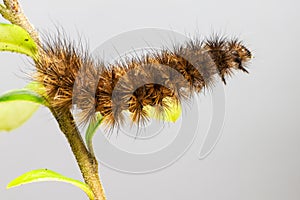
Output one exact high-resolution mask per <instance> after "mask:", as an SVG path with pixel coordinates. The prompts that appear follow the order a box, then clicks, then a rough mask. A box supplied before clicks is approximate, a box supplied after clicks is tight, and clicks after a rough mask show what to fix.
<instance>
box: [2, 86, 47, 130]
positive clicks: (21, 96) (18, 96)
mask: <svg viewBox="0 0 300 200" xmlns="http://www.w3.org/2000/svg"><path fill="white" fill-rule="evenodd" d="M40 104H42V105H47V103H46V101H45V100H44V98H43V97H41V96H40V95H38V94H37V93H35V92H33V91H31V90H29V89H18V90H12V91H10V92H7V93H5V94H2V95H1V96H0V131H11V130H13V129H16V128H18V127H20V126H21V125H22V124H23V123H24V122H25V121H27V120H28V119H29V118H30V117H31V116H32V115H33V113H34V112H35V111H36V110H37V109H38V108H39V105H40Z"/></svg>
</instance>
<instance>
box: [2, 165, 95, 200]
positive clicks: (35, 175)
mask: <svg viewBox="0 0 300 200" xmlns="http://www.w3.org/2000/svg"><path fill="white" fill-rule="evenodd" d="M45 181H59V182H65V183H70V184H72V185H75V186H77V187H79V188H80V189H82V190H83V191H84V192H85V193H86V194H87V195H88V197H89V198H90V199H94V194H93V192H92V190H91V189H90V187H89V186H88V185H87V184H85V183H83V182H81V181H78V180H75V179H72V178H68V177H65V176H63V175H61V174H58V173H56V172H54V171H51V170H48V169H37V170H32V171H30V172H27V173H25V174H23V175H21V176H19V177H18V178H16V179H14V180H12V181H11V182H10V183H9V184H8V185H7V189H10V188H12V187H17V186H20V185H23V184H28V183H33V182H45Z"/></svg>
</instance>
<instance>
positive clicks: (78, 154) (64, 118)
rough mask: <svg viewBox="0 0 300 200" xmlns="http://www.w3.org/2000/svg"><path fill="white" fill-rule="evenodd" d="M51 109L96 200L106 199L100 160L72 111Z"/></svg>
mask: <svg viewBox="0 0 300 200" xmlns="http://www.w3.org/2000/svg"><path fill="white" fill-rule="evenodd" d="M51 111H52V113H53V115H54V116H55V118H56V120H57V122H58V124H59V126H60V129H61V131H62V132H63V133H64V134H65V136H66V138H67V140H68V142H69V144H70V147H71V149H72V151H73V154H74V156H75V158H76V160H77V163H78V165H79V168H80V171H81V173H82V175H83V178H84V180H85V182H86V183H87V184H88V185H89V186H90V187H91V189H92V191H93V193H94V195H95V200H105V199H106V197H105V194H104V190H103V187H102V184H101V182H100V177H99V173H98V162H97V160H96V158H95V157H94V156H93V155H92V154H91V153H90V152H89V151H88V150H87V148H86V146H85V145H84V141H83V139H82V137H81V135H80V132H79V131H78V129H77V127H76V124H75V122H74V119H73V116H72V114H71V112H70V111H68V110H67V111H64V112H61V111H60V112H59V113H60V115H57V113H58V112H56V111H55V109H51Z"/></svg>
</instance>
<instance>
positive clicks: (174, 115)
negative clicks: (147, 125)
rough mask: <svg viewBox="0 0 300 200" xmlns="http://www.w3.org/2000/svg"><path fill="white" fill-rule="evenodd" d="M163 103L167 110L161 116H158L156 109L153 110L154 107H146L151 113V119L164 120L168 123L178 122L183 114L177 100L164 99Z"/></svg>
mask: <svg viewBox="0 0 300 200" xmlns="http://www.w3.org/2000/svg"><path fill="white" fill-rule="evenodd" d="M163 103H164V104H165V106H164V107H165V108H166V109H165V110H164V112H163V113H160V115H157V113H156V112H155V108H153V107H152V106H146V107H145V109H146V112H148V113H149V116H150V117H151V118H154V119H158V120H163V121H166V122H176V121H177V119H178V118H179V117H180V115H181V112H182V110H181V106H180V104H179V103H178V102H177V101H176V99H175V98H171V97H166V98H164V99H163Z"/></svg>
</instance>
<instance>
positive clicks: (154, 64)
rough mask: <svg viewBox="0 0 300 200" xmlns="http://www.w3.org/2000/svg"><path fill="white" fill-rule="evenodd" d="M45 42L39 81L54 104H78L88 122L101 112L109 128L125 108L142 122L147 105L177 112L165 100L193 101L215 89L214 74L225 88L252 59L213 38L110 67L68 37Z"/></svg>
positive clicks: (234, 44)
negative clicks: (233, 74) (229, 77)
mask: <svg viewBox="0 0 300 200" xmlns="http://www.w3.org/2000/svg"><path fill="white" fill-rule="evenodd" d="M46 41H47V42H45V43H44V45H43V46H42V50H43V52H44V54H43V56H42V57H41V59H40V60H39V61H38V62H37V63H36V67H37V74H36V75H35V79H36V80H37V81H38V82H40V83H42V84H43V85H44V86H45V88H46V92H47V95H48V100H49V102H50V104H51V105H52V106H54V107H56V108H59V109H60V110H61V112H63V111H64V110H65V109H71V107H72V104H73V105H76V106H77V107H78V108H79V109H80V110H81V114H80V115H81V118H82V122H83V123H87V122H88V121H89V120H90V119H92V118H93V116H94V115H95V112H100V113H101V114H102V115H103V116H104V123H105V124H106V125H107V127H110V128H113V127H115V126H119V125H120V124H122V122H123V119H124V116H123V113H124V112H123V111H125V110H128V111H129V112H130V113H131V119H132V121H133V122H136V123H137V124H139V123H143V122H144V121H145V120H147V119H148V117H149V116H148V113H147V111H146V110H145V109H144V108H145V107H146V106H152V107H154V108H155V110H156V112H157V114H158V115H163V114H164V111H165V110H166V109H172V108H169V107H168V106H167V105H166V104H165V102H164V99H165V98H166V97H169V98H173V99H175V100H176V102H177V103H181V102H182V101H183V100H188V99H189V98H191V97H192V94H193V93H195V92H196V93H199V92H201V91H202V89H204V88H206V87H208V86H209V85H211V84H212V81H213V80H214V78H215V74H218V75H219V77H221V79H222V81H223V82H224V83H225V84H226V81H225V78H226V76H228V75H231V74H232V72H233V70H234V69H235V70H242V71H243V72H248V71H247V70H246V64H247V62H248V61H249V60H250V59H251V57H252V55H251V52H250V51H249V50H248V49H247V48H246V47H245V46H244V45H243V44H242V42H240V41H239V40H237V39H227V38H225V37H218V36H214V37H212V38H210V39H206V40H204V41H199V40H190V41H187V42H186V43H184V44H181V45H178V46H177V47H174V48H173V49H163V50H161V51H153V52H148V53H146V54H144V55H142V56H140V57H134V58H127V59H123V60H122V61H119V62H116V63H113V64H110V65H108V66H105V65H104V64H103V63H102V62H99V61H95V60H93V59H92V58H91V56H90V54H89V53H88V52H87V51H85V50H84V49H83V48H82V46H80V45H74V42H70V41H69V40H68V39H63V38H62V37H59V36H57V37H55V38H54V39H53V38H48V39H47V40H46Z"/></svg>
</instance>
